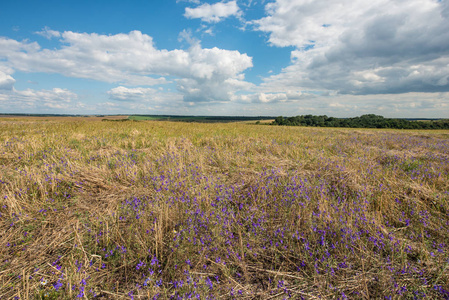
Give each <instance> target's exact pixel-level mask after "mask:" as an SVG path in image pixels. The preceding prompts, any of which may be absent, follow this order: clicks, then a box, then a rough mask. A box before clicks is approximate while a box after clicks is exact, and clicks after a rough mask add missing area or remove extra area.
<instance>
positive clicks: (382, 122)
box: [271, 114, 449, 129]
mask: <svg viewBox="0 0 449 300" xmlns="http://www.w3.org/2000/svg"><path fill="white" fill-rule="evenodd" d="M271 124H272V125H285V126H315V127H351V128H396V129H449V120H448V119H444V120H407V119H390V118H384V117H382V116H378V115H373V114H369V115H363V116H360V117H355V118H344V119H343V118H333V117H328V116H313V115H305V116H296V117H287V118H285V117H277V118H276V119H275V120H274V121H273V122H272V123H271Z"/></svg>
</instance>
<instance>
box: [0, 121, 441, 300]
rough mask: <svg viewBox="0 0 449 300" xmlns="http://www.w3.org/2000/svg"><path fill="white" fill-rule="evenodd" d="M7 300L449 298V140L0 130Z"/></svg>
mask: <svg viewBox="0 0 449 300" xmlns="http://www.w3.org/2000/svg"><path fill="white" fill-rule="evenodd" d="M0 298H1V299H76V298H80V299H92V298H97V299H288V298H291V299H301V298H303V299H318V298H320V299H398V298H408V299H421V298H427V299H449V131H405V130H403V131H401V130H363V129H330V128H311V127H307V128H306V127H284V126H282V127H278V126H269V125H254V124H247V123H246V124H245V123H228V124H197V123H181V122H155V121H141V122H133V121H126V122H101V121H89V122H88V121H83V120H82V119H80V120H79V121H77V120H75V119H70V120H47V121H44V120H42V121H39V120H37V119H33V120H25V119H16V120H12V119H8V118H2V119H0Z"/></svg>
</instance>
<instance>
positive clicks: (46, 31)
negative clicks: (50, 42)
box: [35, 26, 61, 39]
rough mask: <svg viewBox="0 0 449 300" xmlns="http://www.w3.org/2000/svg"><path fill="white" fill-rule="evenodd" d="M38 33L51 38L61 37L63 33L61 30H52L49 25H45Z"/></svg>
mask: <svg viewBox="0 0 449 300" xmlns="http://www.w3.org/2000/svg"><path fill="white" fill-rule="evenodd" d="M35 33H36V34H38V35H40V36H43V37H45V38H47V39H51V38H54V37H56V38H59V37H61V33H60V32H59V31H56V30H51V29H50V28H49V27H47V26H45V27H44V28H43V29H42V30H41V31H36V32H35Z"/></svg>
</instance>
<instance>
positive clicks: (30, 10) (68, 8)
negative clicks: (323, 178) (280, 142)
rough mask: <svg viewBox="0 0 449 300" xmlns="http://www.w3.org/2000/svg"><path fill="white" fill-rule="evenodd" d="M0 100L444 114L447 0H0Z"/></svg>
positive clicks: (119, 109) (447, 98)
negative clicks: (367, 0) (0, 1)
mask: <svg viewBox="0 0 449 300" xmlns="http://www.w3.org/2000/svg"><path fill="white" fill-rule="evenodd" d="M1 112H4V113H63V114H133V113H135V114H186V115H247V116H254V115H270V116H277V115H284V116H292V115H300V114H315V115H319V114H327V115H329V116H336V117H350V116H357V115H362V114H366V113H375V114H380V115H384V116H386V117H436V118H447V117H449V4H448V0H443V1H438V0H407V1H405V0H395V1H392V0H372V1H369V3H368V2H366V1H365V0H355V1H354V0H337V1H332V2H330V1H325V0H313V1H312V0H272V1H257V0H242V1H240V0H231V1H227V0H225V1H203V0H177V1H176V0H173V1H169V0H164V1H127V2H125V1H80V0H78V1H40V2H37V1H26V0H17V1H3V3H2V4H1V9H0V113H1Z"/></svg>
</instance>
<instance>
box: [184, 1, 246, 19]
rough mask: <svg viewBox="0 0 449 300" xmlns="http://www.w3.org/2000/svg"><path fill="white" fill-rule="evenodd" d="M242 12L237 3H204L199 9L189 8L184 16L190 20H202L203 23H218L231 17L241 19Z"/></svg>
mask: <svg viewBox="0 0 449 300" xmlns="http://www.w3.org/2000/svg"><path fill="white" fill-rule="evenodd" d="M240 15H241V11H240V8H239V6H238V5H237V1H235V0H234V1H228V2H217V3H215V4H209V3H204V4H202V5H200V6H198V7H195V8H191V7H187V8H186V10H185V13H184V16H185V17H186V18H188V19H201V21H203V22H207V23H216V22H220V21H222V20H223V19H226V18H229V17H231V16H236V17H239V16H240Z"/></svg>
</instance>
